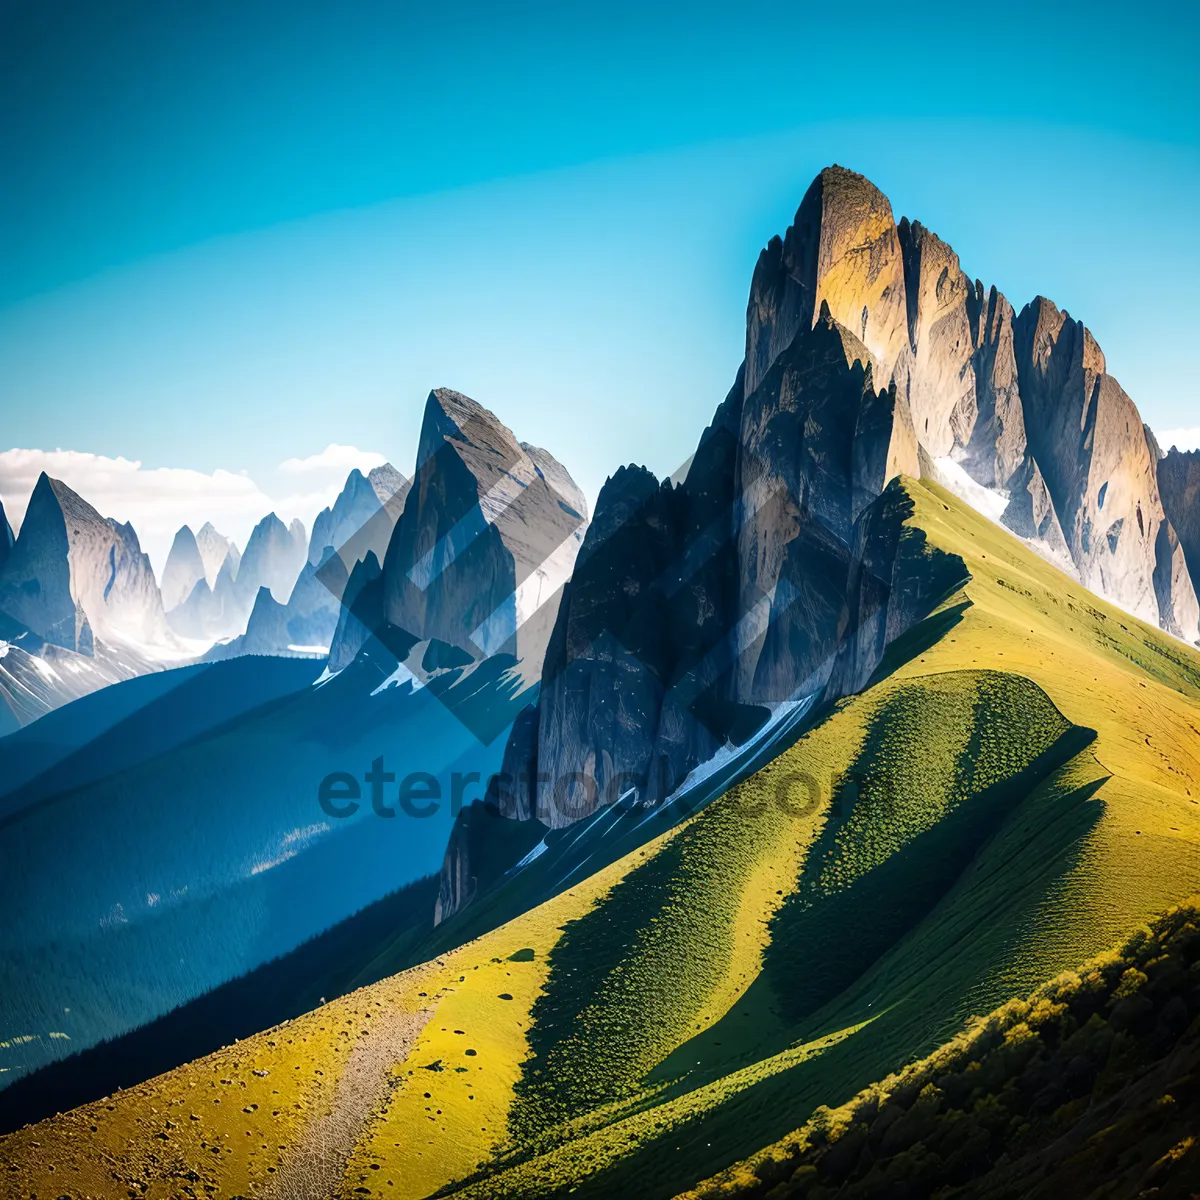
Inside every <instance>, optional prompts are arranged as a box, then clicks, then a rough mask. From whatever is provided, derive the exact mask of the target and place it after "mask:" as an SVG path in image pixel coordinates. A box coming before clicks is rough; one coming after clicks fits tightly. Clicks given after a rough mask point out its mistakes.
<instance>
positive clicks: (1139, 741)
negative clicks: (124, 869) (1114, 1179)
mask: <svg viewBox="0 0 1200 1200" xmlns="http://www.w3.org/2000/svg"><path fill="white" fill-rule="evenodd" d="M904 487H905V489H906V490H907V492H908V495H909V497H910V499H911V505H912V515H911V517H910V518H909V520H910V522H911V523H912V524H913V525H915V526H919V527H920V529H922V530H923V531H924V533H925V535H926V536H927V538H928V540H929V543H930V544H931V545H932V546H934V547H937V548H939V549H941V550H943V551H945V552H947V553H951V554H956V555H958V556H959V557H960V558H961V559H962V561H963V562H964V563H965V565H966V568H967V571H968V572H969V575H970V579H969V582H968V583H967V584H966V585H965V587H964V588H963V590H962V592H960V593H959V594H957V595H955V596H953V597H950V598H949V599H948V600H947V601H946V603H945V604H944V605H943V607H942V610H941V611H940V612H939V613H937V614H935V615H934V616H933V617H931V618H930V620H929V621H928V622H927V623H926V625H925V626H924V627H923V628H919V629H917V630H914V631H913V632H912V633H911V634H909V635H907V636H906V637H905V638H903V639H901V641H900V642H899V643H897V644H896V645H895V646H894V647H893V649H892V650H891V651H890V652H889V656H888V659H887V661H886V663H885V666H884V668H883V669H881V671H880V673H879V675H878V678H877V680H876V681H875V682H874V683H873V684H872V686H870V687H869V688H867V689H866V690H865V691H864V692H862V693H861V694H860V695H857V696H854V697H851V698H848V699H847V700H844V701H842V702H840V703H839V704H838V705H837V706H835V708H834V709H833V710H832V711H831V712H828V713H826V714H824V715H823V716H822V718H821V719H820V720H819V721H818V722H817V723H816V724H815V725H814V726H813V727H812V728H810V729H809V730H808V732H806V733H805V734H804V736H803V737H801V738H800V739H799V740H798V741H797V742H796V743H795V744H794V745H793V746H792V747H791V748H790V749H789V750H787V751H786V752H785V753H784V754H783V755H781V756H780V757H779V758H777V759H776V760H775V761H774V762H773V763H771V764H770V765H769V766H767V767H766V768H764V769H763V770H761V771H760V772H758V774H756V775H754V776H753V777H751V778H750V779H748V780H747V781H746V782H745V783H743V784H741V785H739V786H737V787H735V788H734V789H732V790H731V791H730V792H728V793H727V794H726V795H725V796H723V797H721V798H720V799H719V800H716V801H714V802H713V803H712V804H710V805H709V806H708V807H706V808H705V809H704V810H703V811H701V812H700V813H698V814H697V815H695V816H693V817H691V818H690V819H688V820H687V821H685V822H683V823H682V824H680V825H679V826H677V827H676V828H675V829H673V830H672V831H671V832H670V833H668V834H666V835H664V836H661V837H659V838H658V839H657V840H656V841H654V842H652V843H649V844H647V845H645V846H643V847H641V848H640V849H638V850H635V851H634V852H632V853H631V854H629V855H627V856H626V857H625V858H623V859H621V860H620V861H618V862H616V863H614V864H613V865H612V866H610V867H607V868H605V869H604V870H603V871H602V872H600V873H599V874H597V875H595V876H593V877H591V878H589V879H586V880H582V881H581V882H579V883H578V884H577V885H576V886H574V887H573V888H572V889H571V890H570V891H569V892H565V893H563V894H561V895H559V896H557V897H556V898H555V899H553V900H551V901H549V902H547V903H545V904H543V905H541V906H539V907H538V908H536V909H534V910H532V911H530V912H527V913H525V914H524V915H522V916H520V917H518V918H516V919H515V920H513V921H510V922H509V923H508V924H507V925H505V926H502V927H501V928H500V929H498V930H496V931H494V932H493V933H490V934H487V935H486V936H484V937H481V938H479V939H477V940H475V941H472V942H469V943H467V944H466V945H463V946H461V947H459V948H458V949H456V950H454V951H452V952H450V953H448V954H445V955H443V956H442V957H440V958H439V959H437V960H436V961H434V962H431V963H428V964H426V965H424V966H422V967H419V968H415V969H414V970H413V971H409V972H405V973H403V974H401V975H399V976H396V977H394V978H392V979H389V980H387V981H385V982H383V983H381V984H378V985H375V986H373V987H371V988H367V989H364V990H363V991H361V992H358V993H355V994H354V995H352V996H348V997H345V998H344V999H342V1000H340V1001H337V1002H335V1003H334V1004H331V1005H327V1006H325V1007H324V1008H322V1009H319V1010H317V1011H316V1012H314V1013H312V1014H309V1015H308V1016H306V1017H303V1018H300V1019H299V1020H297V1021H294V1022H292V1023H291V1024H290V1025H288V1026H287V1027H286V1028H284V1029H280V1030H276V1031H271V1032H268V1033H265V1034H263V1035H260V1036H258V1037H256V1038H253V1039H250V1040H248V1041H247V1042H245V1043H243V1044H241V1045H239V1046H235V1047H232V1048H230V1049H228V1050H226V1051H222V1052H221V1053H219V1054H217V1055H213V1056H211V1057H210V1058H207V1059H204V1060H201V1061H198V1062H196V1063H193V1064H190V1065H188V1066H185V1067H182V1068H180V1069H179V1070H177V1071H173V1072H171V1073H169V1074H168V1075H166V1076H163V1077H161V1078H160V1079H157V1080H153V1081H151V1082H149V1083H147V1084H145V1085H143V1086H141V1087H138V1088H135V1089H131V1090H129V1091H128V1092H125V1093H122V1094H121V1095H119V1096H115V1097H112V1098H110V1099H109V1100H108V1101H106V1102H102V1103H99V1104H95V1105H90V1106H87V1107H85V1108H83V1109H80V1110H77V1111H76V1112H75V1113H72V1114H69V1115H67V1116H65V1117H61V1118H57V1119H55V1120H52V1121H47V1122H43V1123H42V1124H41V1125H39V1126H36V1127H33V1128H30V1129H26V1130H23V1131H20V1132H19V1133H16V1134H13V1135H11V1136H10V1137H8V1138H6V1139H4V1140H3V1141H2V1142H0V1158H2V1159H3V1160H4V1162H5V1163H7V1164H8V1167H7V1170H8V1179H9V1182H10V1183H11V1184H12V1185H13V1191H14V1194H18V1195H32V1194H36V1195H38V1196H57V1195H62V1194H67V1195H92V1196H105V1197H107V1196H110V1195H112V1196H125V1195H127V1194H129V1189H130V1188H131V1187H135V1188H136V1189H137V1194H139V1195H141V1194H144V1195H156V1196H173V1195H180V1194H182V1195H191V1194H196V1195H220V1196H234V1195H245V1196H251V1195H288V1196H291V1195H317V1196H325V1195H336V1194H339V1189H340V1194H344V1195H347V1196H366V1195H373V1196H395V1197H422V1196H428V1195H431V1194H433V1193H435V1192H439V1191H444V1192H461V1193H463V1194H465V1195H471V1196H478V1197H488V1198H491V1197H500V1196H515V1197H526V1196H539V1195H557V1194H560V1193H563V1192H565V1191H567V1190H572V1189H575V1190H574V1193H573V1194H575V1195H577V1196H587V1195H595V1196H609V1195H639V1196H647V1197H653V1196H664V1197H669V1196H671V1195H674V1194H675V1193H676V1192H679V1191H681V1190H684V1189H686V1188H687V1187H689V1186H691V1185H693V1184H695V1183H696V1181H698V1180H700V1179H703V1178H705V1177H707V1176H710V1175H713V1174H714V1173H715V1172H717V1171H720V1170H721V1169H723V1168H725V1167H727V1166H728V1165H729V1164H730V1163H732V1162H736V1161H737V1160H739V1159H742V1158H745V1157H746V1156H748V1155H750V1154H752V1153H754V1152H755V1151H756V1150H758V1149H759V1148H760V1147H762V1146H763V1145H766V1144H768V1143H770V1142H772V1141H774V1140H775V1139H777V1138H780V1137H783V1136H784V1135H785V1134H787V1133H788V1132H789V1131H791V1130H794V1129H796V1128H797V1127H798V1126H799V1125H801V1124H802V1123H803V1121H804V1120H805V1119H806V1117H807V1116H808V1115H809V1114H810V1113H811V1112H812V1111H813V1110H814V1109H815V1108H816V1107H817V1106H818V1105H821V1104H826V1105H839V1104H841V1103H843V1102H844V1101H846V1100H848V1099H849V1098H850V1097H851V1096H852V1095H854V1093H855V1092H856V1091H858V1090H859V1089H860V1088H862V1087H864V1086H866V1085H868V1084H869V1083H870V1082H871V1081H872V1080H877V1079H881V1078H884V1077H885V1076H887V1075H888V1074H889V1073H890V1072H893V1071H895V1070H897V1069H898V1068H900V1067H901V1066H903V1065H904V1064H905V1063H906V1062H909V1061H911V1060H912V1059H913V1058H914V1057H915V1056H919V1055H922V1054H926V1053H928V1052H930V1051H931V1050H932V1049H933V1048H935V1047H936V1046H937V1045H938V1044H939V1043H941V1042H942V1041H943V1040H944V1039H945V1038H947V1037H948V1036H950V1035H951V1034H952V1033H953V1031H954V1030H955V1029H956V1028H958V1027H959V1026H960V1025H961V1023H962V1021H963V1020H964V1019H966V1018H967V1017H968V1016H970V1015H971V1014H972V1013H980V1012H987V1011H989V1010H990V1009H992V1008H994V1007H995V1006H996V1005H997V1004H1000V1003H1002V1002H1003V1001H1004V1000H1006V999H1007V998H1008V997H1010V996H1013V995H1017V994H1024V993H1026V992H1029V991H1031V990H1032V989H1034V988H1035V987H1036V986H1038V985H1039V984H1040V983H1042V982H1043V981H1045V980H1046V979H1049V978H1051V977H1052V976H1054V975H1056V974H1058V973H1059V972H1061V971H1063V970H1065V969H1067V968H1069V967H1071V966H1072V965H1073V964H1075V963H1078V962H1080V961H1082V960H1083V959H1085V958H1087V957H1089V956H1090V955H1093V954H1096V953H1098V952H1099V951H1101V950H1102V949H1104V948H1105V947H1106V946H1109V945H1112V944H1113V943H1115V942H1116V941H1118V940H1119V939H1120V938H1121V937H1122V936H1123V935H1125V934H1126V933H1127V932H1128V931H1129V930H1130V929H1132V928H1134V927H1136V926H1137V925H1138V924H1140V923H1141V922H1143V921H1145V920H1147V919H1148V918H1149V917H1150V916H1151V914H1153V913H1154V912H1156V911H1158V910H1161V909H1163V908H1165V907H1166V906H1167V905H1169V904H1170V903H1172V902H1173V901H1177V900H1179V899H1180V898H1181V897H1183V896H1186V895H1188V894H1189V893H1191V892H1193V891H1196V890H1198V889H1200V732H1198V730H1200V655H1197V654H1196V653H1195V652H1194V651H1192V650H1190V649H1188V648H1187V647H1185V646H1183V645H1182V644H1180V643H1178V642H1175V641H1173V640H1172V639H1171V638H1169V637H1167V636H1166V635H1164V634H1162V633H1160V632H1158V631H1157V630H1154V629H1151V628H1149V627H1148V626H1146V625H1144V624H1142V623H1140V622H1138V621H1137V620H1135V619H1134V618H1132V617H1129V616H1127V615H1125V614H1123V613H1121V612H1119V611H1118V610H1116V609H1114V608H1112V607H1111V606H1109V605H1106V604H1105V603H1103V602H1102V601H1100V600H1098V599H1097V598H1095V597H1094V596H1092V595H1091V594H1090V593H1088V592H1086V591H1085V590H1084V589H1083V588H1081V587H1079V586H1077V585H1075V584H1073V583H1071V582H1070V581H1069V580H1067V579H1066V578H1064V577H1063V576H1062V575H1061V574H1059V573H1058V572H1057V571H1055V570H1054V569H1053V568H1052V567H1050V566H1049V565H1047V564H1046V563H1044V562H1043V561H1042V560H1041V559H1039V558H1037V557H1036V556H1035V555H1034V554H1032V553H1031V552H1030V551H1028V550H1027V549H1025V548H1024V547H1023V546H1021V545H1020V544H1019V543H1018V542H1016V541H1015V540H1014V539H1012V538H1011V537H1010V536H1009V535H1008V534H1006V533H1005V532H1004V531H1003V530H1001V529H1000V528H998V527H997V526H994V525H993V524H991V523H990V522H988V521H987V520H986V519H985V518H983V517H981V516H979V515H977V514H975V513H974V512H972V511H971V510H970V509H969V508H967V507H966V506H965V505H963V504H962V503H961V502H959V501H957V500H955V499H954V498H952V497H951V496H950V495H949V494H947V493H944V492H942V491H941V490H940V489H938V488H937V487H935V486H932V485H927V484H916V483H911V482H906V483H905V484H904ZM934 634H936V635H937V636H936V638H935V637H934ZM305 1039H307V1040H305ZM352 1048H353V1049H352ZM256 1070H257V1071H266V1072H269V1074H266V1075H255V1074H254V1073H253V1072H254V1071H256ZM222 1079H228V1080H230V1081H231V1082H229V1083H222V1082H221V1080H222ZM260 1093H261V1094H260ZM214 1101H216V1102H217V1103H214ZM237 1101H240V1103H237ZM254 1104H257V1105H258V1108H257V1109H256V1108H254V1107H253V1105H254ZM193 1113H194V1114H195V1116H196V1117H197V1118H199V1119H198V1120H193V1119H192V1116H193ZM273 1113H278V1114H279V1116H278V1117H273V1116H272V1117H271V1118H270V1120H269V1121H268V1120H267V1114H273ZM168 1122H169V1123H170V1124H169V1126H168ZM268 1134H269V1136H268ZM310 1162H315V1163H317V1164H318V1166H317V1167H314V1168H313V1169H312V1170H299V1169H298V1168H297V1167H296V1165H295V1164H296V1163H310ZM191 1175H194V1176H195V1178H191ZM331 1179H332V1180H333V1182H327V1181H328V1180H331ZM306 1180H307V1181H308V1182H307V1183H305V1181H306ZM314 1180H320V1181H321V1182H319V1183H314V1182H313V1181H314ZM143 1185H144V1186H143ZM306 1186H307V1187H309V1190H308V1191H305V1187H306ZM314 1187H319V1188H324V1191H320V1190H312V1188H314ZM188 1189H191V1190H190V1191H189V1190H188Z"/></svg>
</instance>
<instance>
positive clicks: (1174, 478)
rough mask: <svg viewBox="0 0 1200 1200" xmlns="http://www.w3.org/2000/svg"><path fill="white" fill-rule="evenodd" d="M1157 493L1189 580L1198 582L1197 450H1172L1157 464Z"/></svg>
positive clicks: (1199, 455) (1199, 456)
mask: <svg viewBox="0 0 1200 1200" xmlns="http://www.w3.org/2000/svg"><path fill="white" fill-rule="evenodd" d="M1158 490H1159V495H1160V497H1161V498H1162V503H1163V509H1164V511H1165V512H1166V514H1167V519H1168V520H1169V521H1170V522H1171V524H1172V525H1173V526H1174V528H1175V532H1176V534H1177V535H1178V537H1179V544H1180V545H1181V546H1182V547H1183V553H1184V556H1185V557H1186V559H1187V565H1188V568H1189V570H1190V572H1191V577H1192V580H1193V581H1196V580H1200V450H1177V449H1176V448H1175V447H1174V446H1172V447H1171V449H1170V450H1169V451H1167V453H1166V455H1165V456H1164V457H1162V458H1160V459H1159V461H1158Z"/></svg>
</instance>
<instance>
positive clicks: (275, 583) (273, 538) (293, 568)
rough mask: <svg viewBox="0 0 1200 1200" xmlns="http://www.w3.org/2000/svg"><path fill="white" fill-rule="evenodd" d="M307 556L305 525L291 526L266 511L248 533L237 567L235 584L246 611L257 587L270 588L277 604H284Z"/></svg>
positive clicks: (293, 524)
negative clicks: (248, 537) (248, 538)
mask: <svg viewBox="0 0 1200 1200" xmlns="http://www.w3.org/2000/svg"><path fill="white" fill-rule="evenodd" d="M305 558H306V539H305V536H304V526H303V525H302V524H301V523H300V522H299V521H298V520H297V521H293V522H292V523H291V525H290V526H288V525H284V523H283V522H282V521H281V520H280V519H279V518H278V517H277V516H276V515H275V514H274V513H268V514H267V515H266V516H265V517H263V519H262V520H261V521H259V523H258V524H257V525H255V527H254V529H253V530H252V531H251V533H250V540H249V541H247V543H246V549H245V552H244V553H243V554H242V559H241V562H240V563H239V564H238V567H237V574H236V576H235V577H234V586H235V588H236V590H237V594H238V596H239V597H240V598H241V601H242V603H243V604H245V605H246V607H247V611H248V610H249V608H251V607H253V605H254V601H255V598H256V597H257V596H258V590H259V588H264V587H265V588H268V589H270V592H271V595H272V596H273V597H274V599H275V600H276V601H277V602H278V603H279V604H286V603H287V601H288V597H289V596H290V595H291V594H292V586H293V584H295V582H296V578H297V576H298V575H299V574H300V568H301V567H302V566H303V565H304V562H305Z"/></svg>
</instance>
